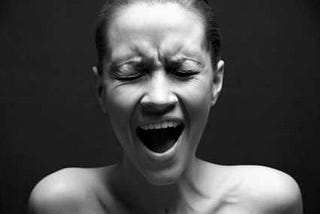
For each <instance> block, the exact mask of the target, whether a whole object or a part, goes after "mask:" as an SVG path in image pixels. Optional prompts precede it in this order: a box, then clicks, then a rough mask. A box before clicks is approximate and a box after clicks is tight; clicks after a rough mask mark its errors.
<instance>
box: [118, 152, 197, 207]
mask: <svg viewBox="0 0 320 214" xmlns="http://www.w3.org/2000/svg"><path fill="white" fill-rule="evenodd" d="M196 165H199V160H197V159H196V158H193V159H192V161H190V163H189V167H187V168H186V169H185V171H184V172H183V173H182V175H181V176H180V177H179V178H178V179H177V181H175V182H174V183H172V184H169V185H153V184H151V183H149V182H148V181H147V179H146V178H145V177H144V176H143V175H142V174H141V173H140V172H139V171H138V170H137V169H136V168H135V166H134V165H133V164H132V162H130V160H128V159H127V158H126V157H124V158H123V160H122V162H121V163H120V164H119V165H118V167H117V173H116V174H117V175H116V176H115V180H114V183H115V189H116V192H117V194H118V196H119V198H121V199H124V201H125V203H126V204H128V205H129V206H130V207H131V208H132V207H134V208H135V209H137V211H146V212H151V213H157V212H162V213H166V211H167V210H172V209H173V210H175V209H177V207H178V206H180V205H181V204H182V203H188V202H187V196H188V197H189V196H190V195H194V194H195V192H196V188H195V187H196V186H197V185H196V183H197V177H196V175H197V174H198V173H197V172H195V170H196V169H197V167H196ZM193 193H194V194H193ZM160 210H161V211H160Z"/></svg>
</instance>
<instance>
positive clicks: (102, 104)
mask: <svg viewBox="0 0 320 214" xmlns="http://www.w3.org/2000/svg"><path fill="white" fill-rule="evenodd" d="M92 72H93V74H94V76H95V77H96V82H97V97H98V101H99V103H100V107H101V110H102V112H103V113H106V106H105V101H104V99H103V91H104V90H103V84H102V82H103V80H102V78H101V75H100V74H99V72H98V69H97V67H96V66H93V67H92Z"/></svg>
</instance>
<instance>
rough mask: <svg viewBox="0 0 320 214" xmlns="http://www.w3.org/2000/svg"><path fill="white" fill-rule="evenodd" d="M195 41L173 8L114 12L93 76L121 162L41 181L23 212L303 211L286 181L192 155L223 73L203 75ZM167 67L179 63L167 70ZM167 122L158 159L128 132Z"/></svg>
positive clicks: (204, 65) (191, 18)
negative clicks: (171, 137)
mask: <svg viewBox="0 0 320 214" xmlns="http://www.w3.org/2000/svg"><path fill="white" fill-rule="evenodd" d="M155 26H157V27H155ZM190 29H193V30H192V31H190ZM203 41H204V25H203V22H202V20H201V18H200V17H199V16H198V15H197V14H195V13H193V12H191V11H188V10H186V9H184V8H182V7H181V6H179V5H176V4H173V3H166V4H161V5H160V4H158V5H147V4H137V5H131V6H129V7H126V8H123V9H121V10H120V11H119V13H118V14H117V16H116V18H115V19H114V20H113V22H112V23H111V25H110V27H109V31H108V43H109V45H110V53H109V55H108V57H107V58H106V60H105V64H104V67H105V69H104V71H103V74H102V75H98V72H97V70H96V68H94V69H93V70H94V73H96V75H97V80H98V87H101V88H102V91H101V93H100V94H99V100H100V103H101V106H102V109H103V111H104V112H105V113H106V114H107V115H108V117H109V119H110V121H111V123H112V126H113V128H114V131H115V133H116V135H117V138H118V140H119V143H120V144H121V146H122V148H123V151H124V152H123V158H122V160H121V162H120V163H118V164H116V165H113V166H107V167H102V168H92V169H83V168H69V169H64V170H60V171H58V172H56V173H53V174H51V175H49V176H47V177H46V178H44V179H43V180H42V181H40V183H39V184H38V185H37V186H36V187H35V188H34V190H33V192H32V194H31V196H30V203H29V205H30V206H29V207H30V213H45V214H46V213H121V214H122V213H124V214H126V213H155V214H157V213H197V214H198V213H201V214H205V213H215V214H228V213H238V214H242V213H261V214H264V213H275V214H276V213H279V214H280V213H290V214H300V213H302V202H301V194H300V190H299V187H298V185H297V183H296V182H295V181H294V179H293V178H291V177H290V176H289V175H287V174H285V173H283V172H280V171H277V170H274V169H270V168H267V167H262V166H221V165H217V164H212V163H208V162H205V161H202V160H200V159H198V158H197V157H196V156H195V152H196V149H197V146H198V143H199V141H200V137H201V135H202V132H203V130H204V127H205V125H206V120H207V118H208V114H209V111H210V108H211V107H212V106H213V105H214V104H215V102H216V100H217V98H218V95H219V92H220V90H221V87H222V79H223V66H224V62H223V61H219V62H218V64H217V67H216V68H212V66H211V61H210V54H209V53H208V52H207V51H206V49H205V48H204V47H203V44H204V42H203ZM170 63H171V64H172V63H173V64H178V65H179V66H178V68H176V67H175V68H176V69H174V70H173V69H171V67H170V66H168V65H171V64H170ZM133 65H135V66H133ZM136 65H138V66H136ZM141 67H142V68H144V69H142V70H141V69H138V68H141ZM168 120H174V121H179V122H181V123H183V125H184V130H183V132H182V134H181V136H180V138H179V139H178V142H177V143H176V145H175V146H174V147H173V148H172V149H170V150H169V151H167V152H165V153H161V154H159V153H154V152H151V151H150V150H148V149H146V148H145V147H144V146H143V144H142V143H141V141H140V140H139V138H138V137H137V135H136V132H135V130H136V128H137V127H139V126H142V125H145V124H150V123H155V122H161V121H168Z"/></svg>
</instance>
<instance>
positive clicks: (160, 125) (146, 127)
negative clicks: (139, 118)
mask: <svg viewBox="0 0 320 214" xmlns="http://www.w3.org/2000/svg"><path fill="white" fill-rule="evenodd" d="M178 125H179V122H176V121H166V122H161V123H153V124H147V125H143V126H141V127H140V128H142V129H143V130H149V129H165V128H168V127H177V126H178Z"/></svg>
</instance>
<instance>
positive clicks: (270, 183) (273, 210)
mask: <svg viewBox="0 0 320 214" xmlns="http://www.w3.org/2000/svg"><path fill="white" fill-rule="evenodd" d="M232 168H233V169H232V170H233V173H235V175H236V176H238V177H239V178H240V179H239V180H240V182H239V184H238V188H236V189H237V191H235V192H234V193H235V194H234V195H233V196H235V195H238V202H239V204H241V205H240V206H239V208H240V209H239V211H238V212H237V213H261V214H269V213H270V214H302V213H303V208H302V199H301V192H300V188H299V186H298V184H297V183H296V181H295V180H294V179H293V178H292V177H291V176H289V175H288V174H286V173H284V172H281V171H279V170H275V169H272V168H269V167H263V166H234V167H232ZM235 198H237V197H235ZM236 201H237V200H236ZM241 208H243V210H246V211H245V212H240V210H241ZM225 209H226V210H228V209H232V206H230V207H225ZM223 213H224V212H223ZM226 213H229V212H226Z"/></svg>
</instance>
